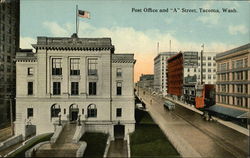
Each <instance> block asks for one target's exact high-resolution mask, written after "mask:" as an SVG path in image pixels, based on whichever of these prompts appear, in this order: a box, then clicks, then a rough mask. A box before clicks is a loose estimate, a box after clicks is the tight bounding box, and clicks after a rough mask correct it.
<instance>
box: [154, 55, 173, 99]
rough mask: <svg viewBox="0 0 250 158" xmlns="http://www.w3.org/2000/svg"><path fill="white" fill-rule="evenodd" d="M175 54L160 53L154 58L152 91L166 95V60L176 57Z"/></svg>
mask: <svg viewBox="0 0 250 158" xmlns="http://www.w3.org/2000/svg"><path fill="white" fill-rule="evenodd" d="M176 54H177V52H161V53H159V54H158V55H157V56H156V57H155V58H154V89H155V91H157V92H161V93H162V94H163V95H166V94H167V89H168V87H167V85H168V84H167V73H168V69H167V60H168V58H170V57H172V56H174V55H176Z"/></svg>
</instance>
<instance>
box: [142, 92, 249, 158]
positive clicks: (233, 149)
mask: <svg viewBox="0 0 250 158" xmlns="http://www.w3.org/2000/svg"><path fill="white" fill-rule="evenodd" d="M146 94H147V95H150V94H148V92H147V93H146ZM146 98H147V97H146ZM143 99H144V98H143ZM144 100H145V101H147V102H148V100H149V103H150V105H151V106H152V104H153V101H154V102H155V103H157V104H159V105H161V104H163V103H162V102H163V101H164V100H166V99H165V98H159V97H158V99H157V96H151V98H147V100H146V99H144ZM176 104H178V103H176ZM178 105H179V106H181V105H180V104H178ZM183 108H185V107H183ZM169 112H170V113H171V114H173V115H175V116H176V117H179V118H181V119H182V120H184V121H185V122H187V123H188V124H190V125H191V126H193V127H195V128H196V129H197V130H199V131H200V132H202V133H203V134H205V135H206V136H208V137H209V138H210V139H212V140H213V141H214V142H215V143H216V144H217V145H218V146H220V147H222V148H223V149H224V150H226V151H227V152H229V153H231V154H232V155H233V156H235V157H237V158H241V157H242V158H244V157H246V155H247V153H245V152H244V151H242V150H241V149H239V148H237V147H235V146H233V145H232V144H231V143H229V142H227V141H226V140H225V139H223V138H220V137H219V136H216V135H215V134H213V133H211V132H210V131H208V130H206V129H204V128H201V127H199V126H197V125H195V124H194V123H192V122H191V121H189V120H188V119H186V118H185V117H183V116H181V115H180V114H178V113H176V111H169ZM242 153H244V154H242Z"/></svg>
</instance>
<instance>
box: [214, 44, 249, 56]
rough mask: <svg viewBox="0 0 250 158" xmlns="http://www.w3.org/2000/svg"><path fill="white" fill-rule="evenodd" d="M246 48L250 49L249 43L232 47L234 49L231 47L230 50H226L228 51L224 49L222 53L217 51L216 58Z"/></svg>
mask: <svg viewBox="0 0 250 158" xmlns="http://www.w3.org/2000/svg"><path fill="white" fill-rule="evenodd" d="M247 49H250V43H248V44H245V45H243V46H240V47H237V48H234V49H231V50H228V51H225V52H223V53H218V54H216V58H219V57H223V56H226V55H230V54H233V53H235V52H239V51H243V50H247Z"/></svg>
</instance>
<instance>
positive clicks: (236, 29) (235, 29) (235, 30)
mask: <svg viewBox="0 0 250 158" xmlns="http://www.w3.org/2000/svg"><path fill="white" fill-rule="evenodd" d="M228 32H229V33H230V34H231V35H236V34H239V33H240V34H246V33H247V32H248V29H247V27H246V26H245V25H234V26H232V25H230V26H228Z"/></svg>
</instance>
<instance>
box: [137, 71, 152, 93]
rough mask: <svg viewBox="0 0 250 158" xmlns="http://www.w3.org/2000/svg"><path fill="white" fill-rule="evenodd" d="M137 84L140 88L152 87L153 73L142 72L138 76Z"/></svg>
mask: <svg viewBox="0 0 250 158" xmlns="http://www.w3.org/2000/svg"><path fill="white" fill-rule="evenodd" d="M138 84H139V86H140V87H142V88H149V89H152V90H153V88H154V75H153V74H142V75H141V76H140V80H139V81H138Z"/></svg>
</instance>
